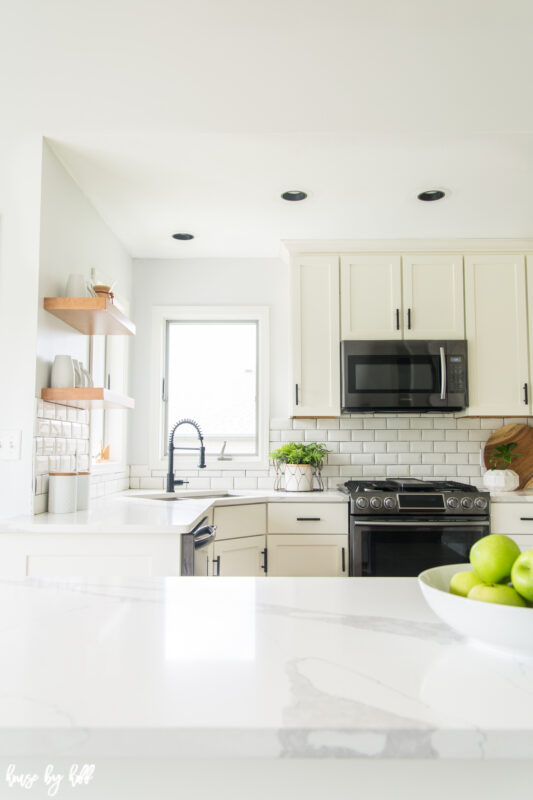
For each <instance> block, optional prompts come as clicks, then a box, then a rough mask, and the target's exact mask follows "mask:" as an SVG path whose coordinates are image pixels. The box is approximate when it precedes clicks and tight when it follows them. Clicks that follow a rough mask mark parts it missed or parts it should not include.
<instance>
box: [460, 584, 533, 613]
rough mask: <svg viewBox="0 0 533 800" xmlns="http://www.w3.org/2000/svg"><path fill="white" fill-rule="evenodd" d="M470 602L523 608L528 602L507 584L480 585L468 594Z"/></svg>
mask: <svg viewBox="0 0 533 800" xmlns="http://www.w3.org/2000/svg"><path fill="white" fill-rule="evenodd" d="M468 599H469V600H481V601H482V602H483V603H499V604H500V605H502V606H523V607H524V608H525V606H526V601H525V600H524V598H523V597H520V595H519V594H518V592H517V591H515V590H514V589H513V587H512V586H507V585H506V584H505V583H478V585H477V586H474V587H473V588H472V589H470V591H469V592H468Z"/></svg>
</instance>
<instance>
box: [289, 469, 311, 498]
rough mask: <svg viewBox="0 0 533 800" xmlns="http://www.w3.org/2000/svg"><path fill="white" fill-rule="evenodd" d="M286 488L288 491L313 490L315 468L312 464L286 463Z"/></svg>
mask: <svg viewBox="0 0 533 800" xmlns="http://www.w3.org/2000/svg"><path fill="white" fill-rule="evenodd" d="M284 474H285V489H286V490H287V491H288V492H312V491H313V476H314V474H315V469H314V467H312V466H311V465H310V464H285V470H284Z"/></svg>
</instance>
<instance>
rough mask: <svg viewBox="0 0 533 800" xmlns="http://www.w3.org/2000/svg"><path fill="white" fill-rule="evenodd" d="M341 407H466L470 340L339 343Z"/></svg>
mask: <svg viewBox="0 0 533 800" xmlns="http://www.w3.org/2000/svg"><path fill="white" fill-rule="evenodd" d="M341 405H342V410H343V411H359V412H361V411H390V412H393V411H395V412H400V411H460V410H461V409H463V408H466V406H467V405H468V364H467V345H466V341H464V340H462V339H458V340H449V341H440V342H428V341H422V340H414V339H412V340H408V341H398V340H394V339H393V340H391V341H377V340H376V341H369V340H366V341H344V342H341Z"/></svg>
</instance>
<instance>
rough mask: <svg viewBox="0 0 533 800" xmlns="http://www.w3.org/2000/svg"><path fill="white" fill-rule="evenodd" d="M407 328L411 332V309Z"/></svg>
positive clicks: (408, 311) (408, 310) (408, 313)
mask: <svg viewBox="0 0 533 800" xmlns="http://www.w3.org/2000/svg"><path fill="white" fill-rule="evenodd" d="M407 328H408V330H411V309H410V308H408V309H407Z"/></svg>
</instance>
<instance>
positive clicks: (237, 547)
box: [210, 536, 266, 578]
mask: <svg viewBox="0 0 533 800" xmlns="http://www.w3.org/2000/svg"><path fill="white" fill-rule="evenodd" d="M265 548H266V536H244V537H242V538H241V539H225V540H222V541H217V540H215V543H214V546H213V558H212V562H211V567H212V569H211V570H210V574H211V575H214V576H215V577H219V576H220V577H225V578H234V577H248V578H261V577H263V576H264V575H265V569H264V565H265Z"/></svg>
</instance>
